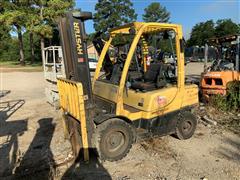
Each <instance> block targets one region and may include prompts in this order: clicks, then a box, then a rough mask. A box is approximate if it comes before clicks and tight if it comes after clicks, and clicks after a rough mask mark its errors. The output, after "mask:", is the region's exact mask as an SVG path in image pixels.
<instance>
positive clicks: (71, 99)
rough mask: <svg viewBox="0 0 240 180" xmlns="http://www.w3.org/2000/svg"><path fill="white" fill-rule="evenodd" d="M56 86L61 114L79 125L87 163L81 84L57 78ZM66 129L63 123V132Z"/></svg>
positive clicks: (87, 153)
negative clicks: (66, 114)
mask: <svg viewBox="0 0 240 180" xmlns="http://www.w3.org/2000/svg"><path fill="white" fill-rule="evenodd" d="M57 86H58V91H59V98H60V107H61V109H62V111H63V113H64V114H65V113H68V114H70V115H71V116H72V117H74V118H75V119H76V120H78V121H79V122H80V124H81V127H80V128H81V137H82V145H83V152H84V160H85V161H88V160H89V152H88V134H87V122H86V114H85V107H84V94H83V88H82V84H81V83H77V82H74V81H70V80H67V79H63V78H58V79H57ZM63 118H64V116H63ZM63 121H64V119H63ZM66 129H67V128H66V124H65V122H64V130H65V131H67V130H66Z"/></svg>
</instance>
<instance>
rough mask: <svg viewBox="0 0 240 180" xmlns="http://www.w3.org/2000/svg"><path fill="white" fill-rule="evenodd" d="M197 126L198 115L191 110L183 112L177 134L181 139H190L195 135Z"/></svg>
mask: <svg viewBox="0 0 240 180" xmlns="http://www.w3.org/2000/svg"><path fill="white" fill-rule="evenodd" d="M196 127H197V119H196V117H195V116H194V115H193V114H192V113H191V112H190V111H186V112H183V113H182V114H181V117H180V118H179V120H178V122H177V127H176V136H177V137H178V138H179V139H189V138H191V137H192V136H193V134H194V132H195V130H196Z"/></svg>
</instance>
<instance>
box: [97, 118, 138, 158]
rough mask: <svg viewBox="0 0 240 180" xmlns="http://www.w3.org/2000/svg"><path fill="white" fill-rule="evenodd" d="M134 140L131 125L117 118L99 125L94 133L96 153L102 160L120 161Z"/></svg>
mask: <svg viewBox="0 0 240 180" xmlns="http://www.w3.org/2000/svg"><path fill="white" fill-rule="evenodd" d="M134 139H135V137H134V131H133V128H132V127H131V125H130V124H128V123H127V122H125V121H123V120H121V119H118V118H113V119H109V120H107V121H105V122H103V123H101V124H99V125H98V126H97V128H96V132H95V143H96V148H97V153H98V155H99V157H100V159H102V160H108V161H117V160H120V159H122V158H123V157H125V156H126V155H127V153H128V152H129V150H130V149H131V147H132V144H133V142H134Z"/></svg>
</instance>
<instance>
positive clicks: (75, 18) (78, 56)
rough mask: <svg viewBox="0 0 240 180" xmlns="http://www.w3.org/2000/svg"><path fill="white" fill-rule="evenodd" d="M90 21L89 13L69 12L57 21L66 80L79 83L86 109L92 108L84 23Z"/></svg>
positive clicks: (90, 15)
mask: <svg viewBox="0 0 240 180" xmlns="http://www.w3.org/2000/svg"><path fill="white" fill-rule="evenodd" d="M88 19H92V13H91V12H81V11H78V12H75V13H72V12H69V13H67V14H66V16H65V17H63V18H61V19H60V20H59V33H60V38H61V46H62V50H63V57H64V65H65V71H66V79H69V80H73V81H76V82H81V83H82V86H83V93H84V95H85V105H86V107H92V106H93V95H92V85H91V74H90V70H89V62H88V53H87V41H86V37H87V35H86V32H85V26H84V21H86V20H88Z"/></svg>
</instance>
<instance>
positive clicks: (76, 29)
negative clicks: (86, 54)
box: [73, 22, 83, 55]
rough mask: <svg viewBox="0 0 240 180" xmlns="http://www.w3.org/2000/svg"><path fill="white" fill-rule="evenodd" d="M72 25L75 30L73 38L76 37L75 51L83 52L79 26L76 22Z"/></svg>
mask: <svg viewBox="0 0 240 180" xmlns="http://www.w3.org/2000/svg"><path fill="white" fill-rule="evenodd" d="M73 25H74V31H75V38H76V44H77V52H78V54H80V55H81V54H83V49H82V40H81V35H80V28H79V26H78V23H77V22H74V23H73Z"/></svg>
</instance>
